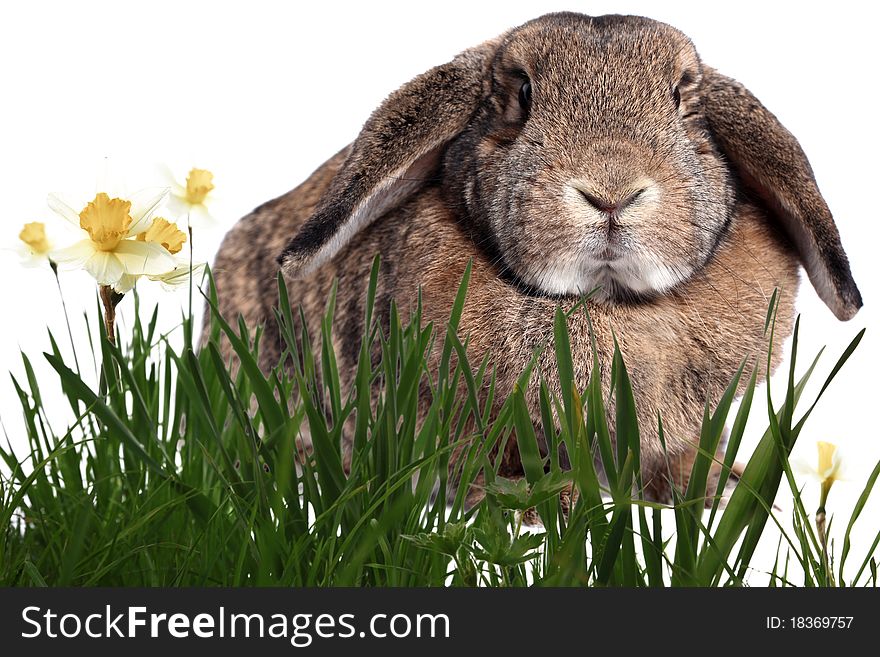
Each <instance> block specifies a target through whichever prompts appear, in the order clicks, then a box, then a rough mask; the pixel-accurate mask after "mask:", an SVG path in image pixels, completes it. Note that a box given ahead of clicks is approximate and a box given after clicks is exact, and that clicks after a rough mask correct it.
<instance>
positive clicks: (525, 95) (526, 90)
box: [519, 80, 532, 112]
mask: <svg viewBox="0 0 880 657" xmlns="http://www.w3.org/2000/svg"><path fill="white" fill-rule="evenodd" d="M519 106H520V107H521V108H522V110H523V112H528V111H529V108H530V107H531V106H532V83H531V82H529V81H528V80H527V81H525V82H523V85H522V86H521V87H520V88H519Z"/></svg>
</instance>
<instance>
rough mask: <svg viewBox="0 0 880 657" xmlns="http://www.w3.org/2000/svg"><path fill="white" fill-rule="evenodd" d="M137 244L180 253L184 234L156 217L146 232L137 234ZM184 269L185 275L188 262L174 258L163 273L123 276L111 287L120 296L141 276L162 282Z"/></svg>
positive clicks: (175, 226)
mask: <svg viewBox="0 0 880 657" xmlns="http://www.w3.org/2000/svg"><path fill="white" fill-rule="evenodd" d="M135 239H136V240H137V241H139V242H149V243H152V244H159V245H160V246H162V248H164V249H165V250H166V251H168V253H170V254H172V255H173V254H177V253H180V251H181V249H182V248H183V245H184V243H186V233H184V232H183V231H182V230H180V229H179V228H178V227H177V225H176V224H173V223H171V222H170V221H168V220H167V219H164V218H163V217H156V218H155V219H153V222H152V223H151V224H150V227H149V228H147V230H145V231H143V232H141V233H138V235H137V237H136V238H135ZM184 265H185V267H186V271H187V273H188V272H189V262H188V261H187V262H186V263H184V262H183V260H181V259H179V258H174V260H173V265H172V266H171V267H169V268H168V269H166V270H165V271H162V272H158V273H152V274H148V273H143V274H137V273H133V274H129V273H126V274H123V275H122V276H121V277H120V279H119V280H118V281H117V282H116V284H115V285H113V289H114V290H115V291H116V292H119V293H120V294H125V293H126V292H128V291H129V290H131V289H132V288H133V287H134V286H135V283H137V281H138V279H139V278H141V277H142V276H146V277H147V278H149V279H151V280H154V281H162V280H164V279H165V278H167V277H169V276H172V275H173V274H175V273H176V272H178V270H179V269H181V268H182V267H184Z"/></svg>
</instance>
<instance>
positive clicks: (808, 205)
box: [701, 67, 862, 320]
mask: <svg viewBox="0 0 880 657" xmlns="http://www.w3.org/2000/svg"><path fill="white" fill-rule="evenodd" d="M701 98H702V102H703V107H704V111H705V113H706V119H707V122H708V125H709V129H710V131H711V132H712V134H713V135H714V136H715V139H716V142H717V143H718V145H719V147H720V148H721V150H722V151H723V152H724V154H725V155H726V156H727V158H728V160H729V161H730V162H731V164H733V166H734V167H735V168H736V170H737V173H738V174H739V176H740V178H741V179H742V181H743V183H744V184H745V185H747V186H748V187H750V188H751V189H752V190H753V191H755V192H756V193H757V194H758V195H759V196H760V197H761V198H762V199H763V200H764V202H765V203H767V205H768V206H769V208H770V210H771V212H773V213H774V215H775V217H777V218H778V219H779V221H780V222H781V224H782V226H783V228H784V229H785V231H786V233H787V234H788V236H789V238H790V239H791V240H792V242H793V243H794V245H795V246H796V248H797V250H798V252H799V254H800V259H801V263H802V264H803V266H804V269H806V271H807V275H808V276H809V277H810V281H811V282H812V283H813V287H815V288H816V292H817V293H818V294H819V297H820V298H821V299H822V300H823V301H824V302H825V303H826V304H827V305H828V307H829V308H830V309H831V310H832V312H833V313H834V314H835V315H836V316H837V317H838V319H841V320H847V319H850V318H852V317H853V316H854V315H855V314H856V312H858V310H859V308H861V307H862V297H861V294H860V293H859V289H858V287H856V283H855V281H854V280H853V278H852V274H851V273H850V269H849V261H848V260H847V257H846V253H845V252H844V250H843V245H842V244H841V243H840V234H839V233H838V232H837V226H835V225H834V218H833V217H832V216H831V211H830V210H829V209H828V205H827V204H826V203H825V200H824V199H823V198H822V195H821V194H820V193H819V188H818V187H817V186H816V179H815V178H814V177H813V170H812V168H811V167H810V163H809V161H808V160H807V156H806V155H804V152H803V150H801V147H800V145H799V144H798V142H797V140H796V139H795V138H794V136H793V135H792V134H791V133H790V132H789V131H788V130H786V129H785V128H784V127H783V126H782V124H781V123H779V121H778V119H777V118H776V117H775V116H773V114H771V113H770V112H769V111H767V109H766V108H765V107H764V106H763V105H761V103H760V102H759V101H758V99H757V98H755V97H754V96H753V95H752V94H751V93H750V92H749V90H748V89H746V88H745V87H743V86H742V85H741V84H739V83H738V82H737V81H736V80H732V79H730V78H728V77H725V76H724V75H721V74H720V73H718V72H717V71H715V70H713V69H711V68H709V67H705V68H704V72H703V81H702V83H701Z"/></svg>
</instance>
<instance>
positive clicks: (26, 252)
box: [18, 221, 52, 266]
mask: <svg viewBox="0 0 880 657" xmlns="http://www.w3.org/2000/svg"><path fill="white" fill-rule="evenodd" d="M18 240H19V248H18V252H19V254H20V255H21V256H22V263H23V264H24V265H26V266H36V265H39V264H42V263H44V262H48V261H49V252H50V251H51V250H52V240H51V239H50V238H49V236H48V234H47V233H46V224H44V223H43V222H41V221H31V222H29V223H26V224H25V225H24V226H23V227H22V229H21V232H19V233H18Z"/></svg>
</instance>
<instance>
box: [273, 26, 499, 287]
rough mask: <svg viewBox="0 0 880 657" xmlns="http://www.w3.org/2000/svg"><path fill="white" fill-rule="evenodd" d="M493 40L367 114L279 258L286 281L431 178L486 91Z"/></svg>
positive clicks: (422, 77) (425, 75)
mask: <svg viewBox="0 0 880 657" xmlns="http://www.w3.org/2000/svg"><path fill="white" fill-rule="evenodd" d="M500 41H501V37H499V38H498V39H495V40H493V41H487V42H485V43H483V44H482V45H480V46H477V47H475V48H471V49H469V50H465V51H464V52H463V53H461V54H459V55H458V56H457V57H456V58H455V59H453V60H452V61H451V62H449V63H447V64H444V65H442V66H438V67H436V68H433V69H431V70H430V71H428V72H426V73H423V74H422V75H420V76H418V77H416V78H415V79H413V80H411V81H410V82H408V83H407V84H405V85H404V86H403V87H401V88H400V89H398V90H397V91H395V92H394V93H393V94H391V95H390V96H389V97H388V99H387V100H386V101H385V102H384V103H382V105H381V106H380V107H379V108H378V109H377V110H376V111H375V112H373V114H372V116H370V118H369V119H368V120H367V122H366V124H365V125H364V127H363V129H362V130H361V133H360V135H358V137H357V139H356V140H355V142H354V143H353V144H352V146H351V150H350V152H349V154H348V157H347V158H346V160H345V162H344V163H343V164H342V167H341V168H340V169H339V171H338V172H337V174H336V176H335V177H334V178H333V180H332V182H331V183H330V187H329V188H328V189H327V192H326V193H325V194H324V195H323V196H322V198H321V201H320V202H319V203H318V206H317V207H316V208H315V212H314V213H313V214H312V216H311V217H309V219H308V220H307V221H306V222H305V224H303V226H302V228H301V229H300V231H299V233H297V234H296V235H295V236H294V237H293V239H292V240H291V241H290V242H289V243H288V244H287V247H286V248H285V250H284V252H283V253H282V254H281V256H280V257H279V258H278V262H279V263H280V264H281V266H282V267H283V269H284V271H285V273H286V274H288V275H291V276H302V275H305V274H308V273H310V272H311V271H314V270H315V269H316V268H317V267H318V266H319V265H321V264H322V263H324V262H326V261H327V260H329V259H330V258H332V257H333V256H334V255H335V254H336V253H337V251H339V249H340V248H342V247H343V246H344V245H345V244H346V243H348V242H349V240H351V238H352V237H353V236H354V235H355V234H356V233H357V232H358V231H359V230H361V229H362V228H364V227H365V226H367V225H368V224H369V223H370V222H372V221H373V220H374V219H377V218H378V217H379V216H381V215H382V214H383V213H385V212H387V211H388V210H389V209H391V208H393V207H394V206H396V205H398V204H400V203H401V202H402V201H403V200H404V199H406V198H407V197H408V196H410V195H411V194H412V193H413V192H415V191H416V190H417V189H419V188H420V187H421V186H422V185H423V184H424V182H425V181H426V179H430V178H431V177H432V176H436V175H437V171H438V168H439V164H440V156H441V153H442V150H443V148H442V147H443V146H444V145H445V144H446V143H447V142H448V141H449V140H450V139H452V138H453V137H455V136H456V135H458V134H459V133H460V132H461V131H462V130H463V129H464V128H465V127H466V126H467V124H468V122H469V121H470V118H471V116H472V115H473V113H474V111H475V110H476V108H477V106H478V105H479V103H480V101H481V100H482V99H483V98H484V96H485V95H486V93H487V92H488V89H489V81H488V76H487V72H488V69H489V66H490V65H491V62H492V59H493V56H494V54H495V51H496V49H497V46H498V44H499V43H500Z"/></svg>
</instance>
